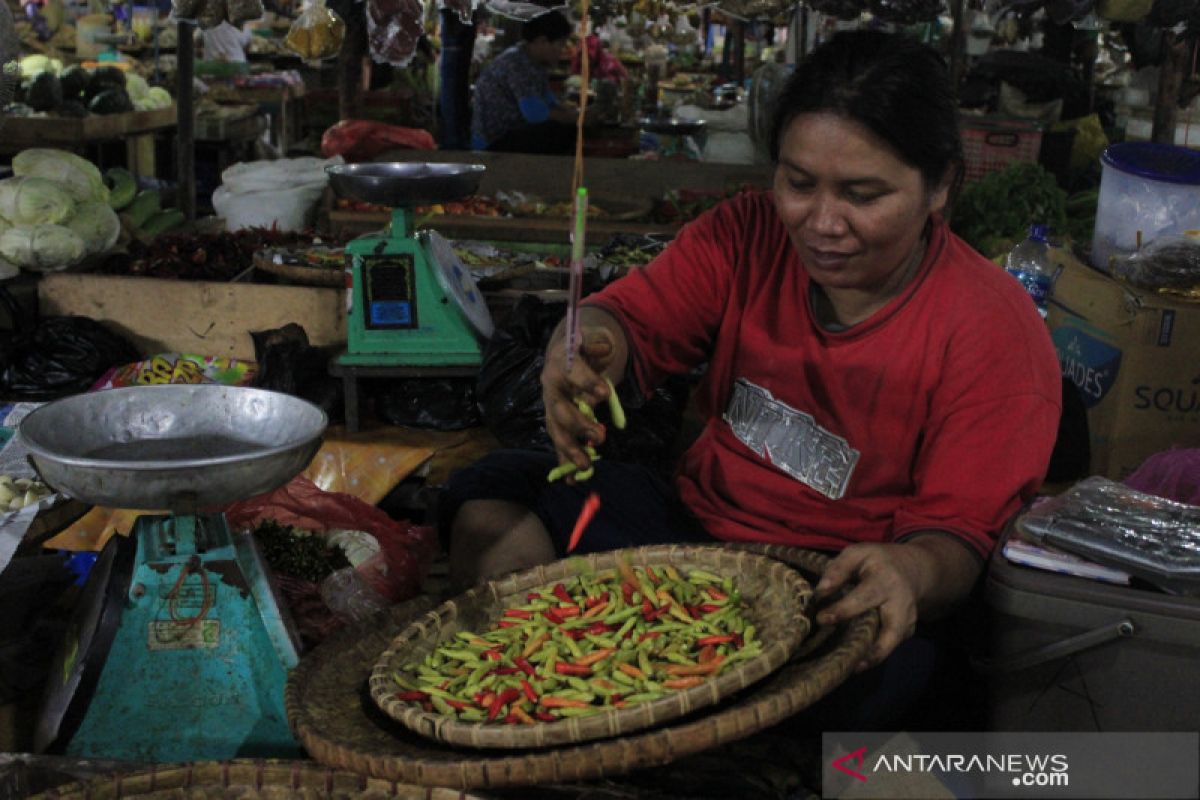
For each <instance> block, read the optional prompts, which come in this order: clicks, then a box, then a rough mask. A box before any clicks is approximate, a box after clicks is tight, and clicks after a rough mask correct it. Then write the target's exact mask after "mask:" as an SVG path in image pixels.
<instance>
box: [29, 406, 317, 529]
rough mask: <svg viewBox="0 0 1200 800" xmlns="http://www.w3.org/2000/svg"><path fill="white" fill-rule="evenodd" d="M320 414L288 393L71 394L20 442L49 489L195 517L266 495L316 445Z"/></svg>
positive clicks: (34, 419) (36, 417)
mask: <svg viewBox="0 0 1200 800" xmlns="http://www.w3.org/2000/svg"><path fill="white" fill-rule="evenodd" d="M327 423H328V420H327V418H326V416H325V412H323V411H322V410H321V409H319V408H317V407H316V406H315V405H313V404H312V403H309V402H307V401H305V400H301V399H300V398H298V397H293V396H292V395H288V394H282V393H279V392H269V391H265V390H263V389H250V388H244V387H232V386H220V385H216V384H201V385H180V384H175V385H166V386H133V387H129V388H125V389H110V390H108V391H102V392H92V393H87V394H79V395H73V396H71V397H66V398H63V399H61V400H56V401H54V402H52V403H47V404H46V405H44V406H42V407H41V408H39V409H37V410H35V411H33V412H32V413H31V414H29V416H27V417H25V419H24V420H22V422H21V425H20V428H19V429H18V433H17V435H18V436H19V437H20V439H21V440H22V442H23V443H24V445H25V446H26V447H27V448H28V449H29V451H30V460H31V461H32V462H33V466H34V469H36V470H37V472H38V474H39V475H40V476H41V478H42V480H44V481H45V482H46V483H47V484H48V485H49V486H51V487H53V488H54V489H56V490H58V491H60V492H62V493H63V494H65V495H67V496H69V497H74V498H77V499H79V500H82V501H84V502H86V503H91V504H94V505H100V506H110V507H116V508H133V509H169V510H171V511H177V512H186V513H191V512H194V511H196V510H197V509H198V508H213V507H219V506H222V505H226V504H228V503H231V502H233V501H234V500H239V499H241V498H243V497H251V496H253V495H257V494H262V493H263V492H269V491H271V490H272V489H275V488H278V487H279V486H282V485H283V484H284V483H287V481H289V480H290V479H291V478H292V477H293V476H295V475H296V474H298V473H299V472H300V471H301V470H303V469H304V468H305V467H306V466H307V465H308V462H309V461H311V460H312V457H313V455H315V454H316V452H317V449H318V448H319V447H320V446H321V436H322V434H323V433H324V431H325V426H326V424H327Z"/></svg>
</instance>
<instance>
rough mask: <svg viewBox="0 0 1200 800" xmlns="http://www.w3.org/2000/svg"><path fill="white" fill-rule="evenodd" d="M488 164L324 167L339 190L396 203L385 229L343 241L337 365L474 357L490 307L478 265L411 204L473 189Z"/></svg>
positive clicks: (444, 362) (487, 330)
mask: <svg viewBox="0 0 1200 800" xmlns="http://www.w3.org/2000/svg"><path fill="white" fill-rule="evenodd" d="M484 171H485V167H484V166H483V165H482V164H427V163H404V162H380V163H367V164H340V165H337V166H331V167H327V168H326V172H327V173H328V174H329V183H330V186H332V187H333V191H334V193H335V194H337V195H338V196H339V197H346V198H351V199H354V200H361V201H365V202H368V203H374V204H376V205H382V206H388V207H389V208H391V209H392V220H391V226H390V228H389V229H388V230H385V231H382V232H379V233H372V234H367V235H365V236H360V237H359V238H357V239H354V240H353V241H351V242H350V243H349V244H347V245H346V270H347V309H346V311H347V317H346V324H347V349H346V352H345V353H344V354H342V355H341V356H339V357H338V358H337V359H336V364H337V365H338V366H340V367H349V368H355V367H438V366H477V365H478V364H479V363H480V362H481V360H482V354H483V350H482V344H481V342H482V341H486V340H487V339H489V338H490V337H491V335H492V331H493V326H492V318H491V314H490V313H489V312H488V308H487V305H486V303H485V302H484V298H483V295H482V294H481V293H480V291H479V289H478V288H477V287H476V286H475V281H474V279H473V278H472V277H471V273H470V272H469V271H468V270H467V268H466V267H464V266H463V264H462V262H461V260H460V259H459V258H458V256H456V255H455V253H454V250H453V248H451V246H450V243H449V242H448V241H447V240H446V239H445V238H444V237H442V236H441V235H439V234H438V233H436V232H435V231H429V230H423V231H419V232H417V231H414V230H413V209H414V208H415V207H416V206H420V205H430V204H433V203H443V202H447V201H449V200H454V199H456V198H460V197H465V196H467V195H470V194H473V193H474V192H475V190H476V189H477V188H478V186H479V182H480V180H481V179H482V178H483V173H484Z"/></svg>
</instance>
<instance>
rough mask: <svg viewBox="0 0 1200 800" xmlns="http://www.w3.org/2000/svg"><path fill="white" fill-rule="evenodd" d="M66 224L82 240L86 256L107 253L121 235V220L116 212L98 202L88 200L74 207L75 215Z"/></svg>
mask: <svg viewBox="0 0 1200 800" xmlns="http://www.w3.org/2000/svg"><path fill="white" fill-rule="evenodd" d="M66 224H67V227H68V228H70V229H71V230H73V231H75V233H76V234H78V235H79V238H80V239H83V245H84V247H86V248H87V252H88V255H93V254H95V253H105V252H108V251H109V250H110V249H112V246H113V245H114V244H116V243H117V238H118V237H119V236H120V235H121V220H120V219H119V218H118V217H117V212H115V211H113V210H112V207H111V206H109V204H108V203H101V202H100V201H99V200H89V201H88V202H86V203H80V204H79V205H77V206H75V213H74V215H72V216H71V218H70V219H68V220H67V223H66Z"/></svg>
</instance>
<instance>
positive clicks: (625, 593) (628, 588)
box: [621, 583, 637, 605]
mask: <svg viewBox="0 0 1200 800" xmlns="http://www.w3.org/2000/svg"><path fill="white" fill-rule="evenodd" d="M635 591H637V589H635V588H634V586H633V585H632V584H630V583H622V584H621V596H622V597H624V598H625V605H632V604H633V593H634V592H635Z"/></svg>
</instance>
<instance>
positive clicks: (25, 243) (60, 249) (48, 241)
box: [0, 225, 86, 272]
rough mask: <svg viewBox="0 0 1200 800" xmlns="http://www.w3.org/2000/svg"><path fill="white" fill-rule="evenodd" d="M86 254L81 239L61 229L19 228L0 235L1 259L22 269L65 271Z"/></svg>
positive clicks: (58, 226) (38, 226) (65, 228)
mask: <svg viewBox="0 0 1200 800" xmlns="http://www.w3.org/2000/svg"><path fill="white" fill-rule="evenodd" d="M85 252H86V248H85V247H84V244H83V239H80V238H79V235H78V234H76V233H75V231H73V230H71V229H70V228H67V227H64V226H62V225H22V226H18V227H15V228H9V229H8V230H6V231H5V232H4V233H2V234H0V258H6V259H8V260H9V261H11V262H13V263H14V264H16V265H17V266H19V267H22V268H23V269H33V270H39V271H43V272H51V271H54V270H59V269H66V268H67V267H69V266H71V265H72V264H74V263H75V262H77V261H79V259H81V258H83V256H84V253H85Z"/></svg>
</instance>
